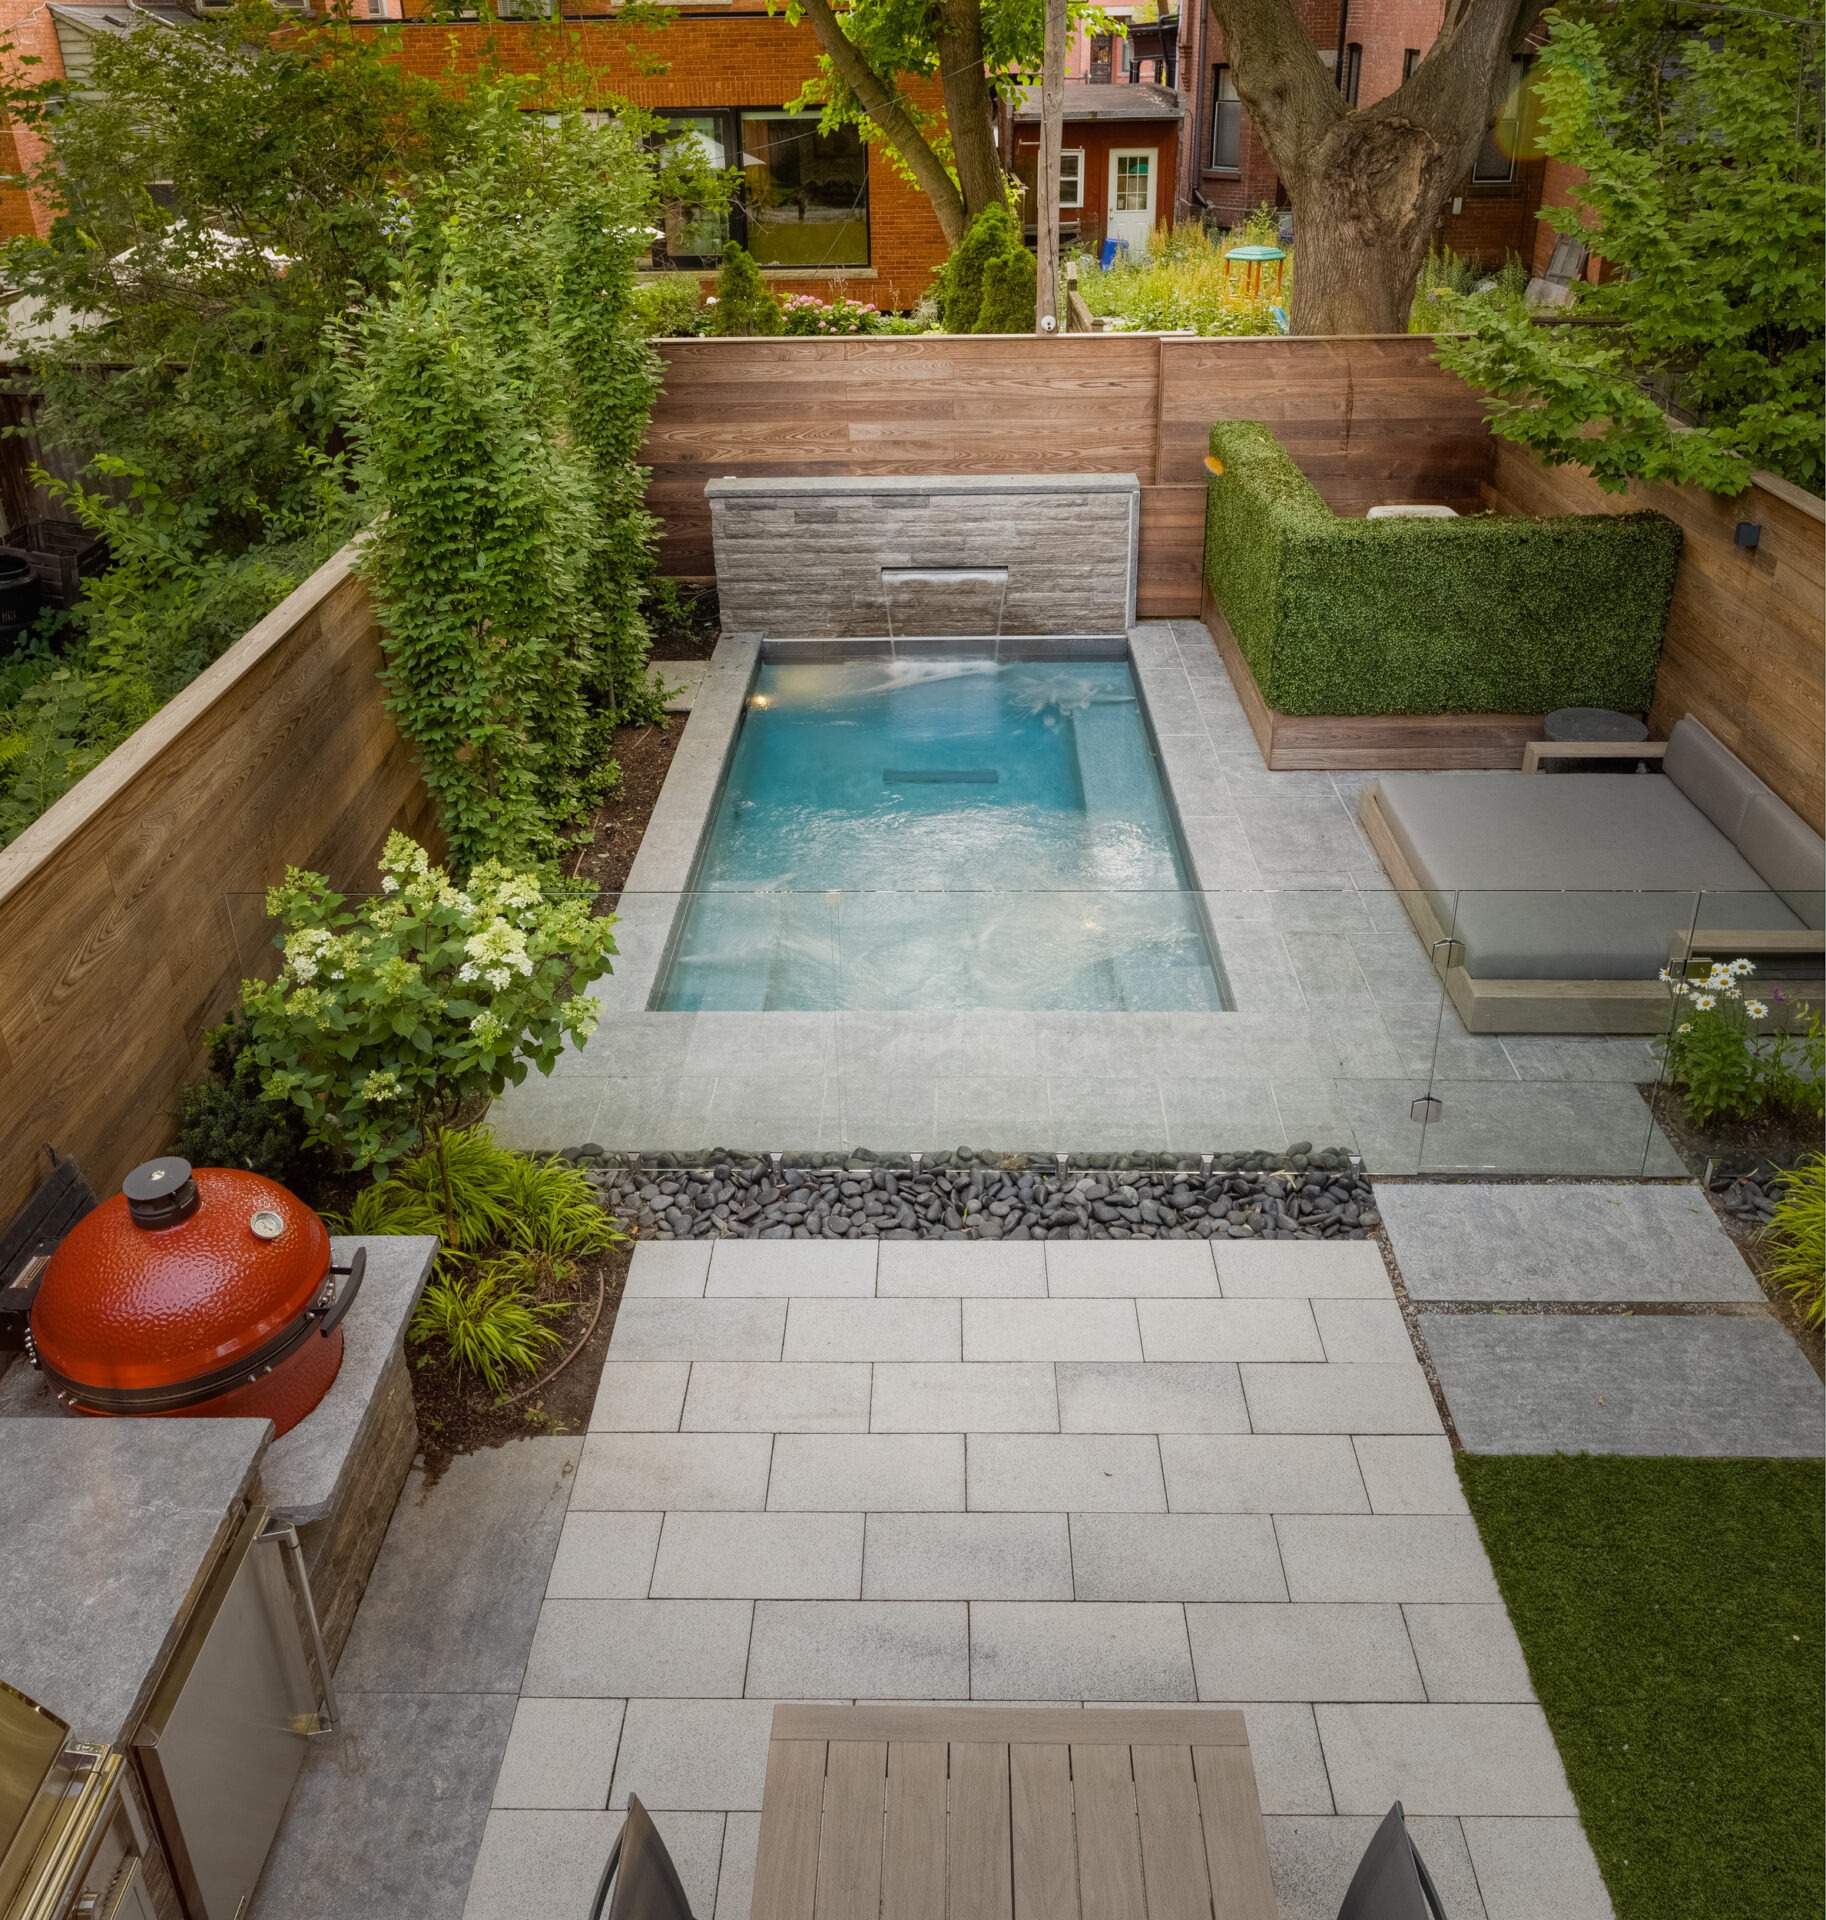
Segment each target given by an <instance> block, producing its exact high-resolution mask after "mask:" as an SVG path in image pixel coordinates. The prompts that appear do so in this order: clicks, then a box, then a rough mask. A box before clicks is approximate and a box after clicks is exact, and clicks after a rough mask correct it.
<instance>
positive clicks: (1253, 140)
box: [1137, 0, 1546, 267]
mask: <svg viewBox="0 0 1826 1920" xmlns="http://www.w3.org/2000/svg"><path fill="white" fill-rule="evenodd" d="M1293 5H1294V10H1295V12H1296V13H1297V14H1298V16H1299V18H1300V20H1301V22H1302V24H1303V25H1304V26H1305V28H1306V30H1307V32H1308V33H1309V34H1310V35H1311V36H1312V40H1313V44H1314V45H1315V46H1316V47H1317V49H1318V52H1319V58H1320V59H1321V60H1322V61H1323V62H1324V63H1325V65H1326V66H1327V67H1329V68H1330V69H1331V70H1332V72H1333V74H1334V76H1335V77H1336V79H1337V84H1338V86H1339V88H1340V90H1341V91H1342V92H1343V93H1344V94H1345V96H1346V97H1347V98H1348V99H1349V100H1350V101H1351V103H1352V104H1353V105H1355V106H1363V107H1367V106H1370V105H1372V104H1374V102H1376V101H1378V100H1382V99H1385V98H1386V97H1387V96H1388V95H1389V94H1391V93H1393V92H1394V91H1395V90H1396V89H1397V88H1398V87H1399V86H1400V85H1401V83H1402V81H1403V80H1404V79H1405V78H1406V77H1407V75H1408V74H1409V73H1411V72H1412V71H1413V69H1414V67H1415V66H1416V65H1417V64H1418V63H1419V62H1420V61H1421V60H1422V59H1424V58H1425V56H1426V51H1427V49H1428V48H1429V47H1430V46H1431V45H1432V44H1433V41H1434V39H1435V37H1436V36H1437V34H1438V32H1439V26H1440V21H1441V19H1442V17H1443V14H1444V5H1443V0H1293ZM1162 31H1163V37H1167V38H1170V39H1171V41H1172V44H1173V52H1174V66H1175V73H1174V80H1173V84H1174V85H1175V86H1176V89H1177V91H1178V93H1179V95H1180V97H1181V99H1182V100H1183V101H1184V102H1185V107H1186V117H1185V122H1184V146H1183V148H1182V151H1181V156H1180V171H1179V177H1180V180H1181V183H1182V187H1181V202H1180V211H1181V214H1182V217H1186V216H1192V215H1198V216H1202V217H1204V218H1207V219H1209V220H1211V221H1212V222H1213V223H1214V224H1217V225H1221V226H1231V225H1234V224H1236V223H1237V222H1238V221H1240V220H1242V219H1243V218H1245V217H1246V216H1247V215H1248V214H1249V213H1251V212H1252V211H1253V210H1254V209H1255V208H1257V207H1260V206H1264V205H1268V206H1275V207H1281V208H1285V207H1286V206H1287V204H1288V202H1287V194H1286V191H1285V189H1284V188H1283V186H1282V184H1281V180H1280V176H1279V175H1278V174H1277V173H1276V171H1275V166H1274V162H1273V161H1272V160H1271V159H1270V158H1269V155H1268V149H1267V146H1266V145H1265V144H1264V142H1263V140H1262V137H1261V134H1260V133H1259V131H1258V130H1257V128H1256V126H1255V123H1254V122H1253V120H1252V119H1251V118H1250V116H1249V113H1248V111H1247V110H1246V109H1245V107H1244V106H1243V103H1242V101H1241V100H1240V99H1239V98H1238V97H1237V92H1236V86H1235V83H1234V81H1233V79H1232V77H1231V72H1230V64H1229V60H1228V58H1227V56H1226V54H1225V50H1224V37H1223V30H1222V29H1221V28H1220V27H1219V26H1218V24H1217V20H1216V17H1215V16H1214V15H1213V14H1212V12H1211V10H1210V8H1209V7H1208V6H1206V5H1205V4H1203V0H1199V3H1198V4H1197V5H1196V6H1195V7H1193V8H1191V9H1189V10H1188V11H1187V13H1186V14H1183V15H1181V16H1180V17H1179V18H1177V19H1173V20H1170V21H1163V22H1162ZM1137 37H1138V39H1140V38H1142V36H1140V35H1138V36H1137ZM1529 65H1530V62H1529V60H1528V59H1527V58H1526V57H1524V58H1522V59H1519V60H1517V61H1516V62H1515V64H1514V69H1513V83H1512V86H1511V91H1510V97H1509V100H1508V102H1507V104H1506V106H1505V108H1504V111H1503V114H1502V116H1501V117H1500V118H1499V120H1498V122H1497V124H1496V126H1495V127H1494V128H1492V130H1491V133H1490V136H1489V138H1488V139H1486V140H1485V142H1484V146H1483V150H1482V152H1480V153H1479V155H1478V157H1477V161H1476V163H1475V164H1474V165H1473V167H1472V169H1471V172H1470V173H1469V174H1468V175H1467V176H1466V178H1465V179H1464V180H1462V181H1461V182H1460V183H1459V185H1458V189H1457V191H1456V192H1455V193H1454V194H1453V196H1452V198H1451V199H1450V201H1448V202H1447V205H1446V209H1445V211H1444V212H1443V213H1442V214H1441V215H1440V217H1439V221H1438V231H1437V234H1436V236H1435V237H1436V241H1437V243H1438V244H1439V245H1441V246H1448V247H1450V248H1451V249H1452V251H1453V252H1454V253H1456V254H1458V255H1459V256H1460V258H1462V259H1466V260H1471V261H1474V262H1476V263H1477V264H1479V265H1483V266H1490V267H1499V266H1501V265H1502V264H1503V262H1504V260H1505V259H1507V258H1508V257H1509V255H1511V254H1517V255H1519V256H1520V257H1521V258H1522V259H1523V260H1524V261H1530V260H1531V259H1532V257H1533V255H1534V251H1535V244H1536V242H1535V235H1536V220H1535V216H1536V214H1537V213H1538V212H1539V210H1540V205H1541V187H1542V177H1543V174H1544V173H1545V170H1546V163H1545V162H1544V161H1543V160H1540V159H1538V158H1536V157H1534V156H1533V155H1532V153H1531V151H1530V146H1529V141H1528V128H1527V107H1526V103H1527V98H1528V68H1529Z"/></svg>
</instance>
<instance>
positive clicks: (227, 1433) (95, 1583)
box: [0, 1419, 273, 1744]
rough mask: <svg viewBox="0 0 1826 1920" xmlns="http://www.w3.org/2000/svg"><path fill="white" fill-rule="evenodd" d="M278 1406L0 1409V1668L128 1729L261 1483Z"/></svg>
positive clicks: (70, 1715) (29, 1689) (92, 1735)
mask: <svg viewBox="0 0 1826 1920" xmlns="http://www.w3.org/2000/svg"><path fill="white" fill-rule="evenodd" d="M272 1430H273V1429H272V1425H271V1423H270V1422H269V1421H266V1420H224V1419H214V1420H208V1419H205V1420H183V1419H171V1420H80V1419H69V1420H13V1421H8V1422H5V1423H4V1424H0V1460H4V1471H0V1542H3V1543H4V1548H3V1550H0V1622H3V1623H4V1630H3V1633H0V1679H4V1680H5V1681H6V1682H7V1683H8V1684H9V1685H11V1686H14V1687H17V1688H18V1689H19V1691H20V1692H21V1693H24V1694H26V1695H27V1696H28V1697H29V1698H31V1699H33V1700H36V1701H37V1702H38V1704H39V1705H40V1706H42V1707H45V1708H47V1709H48V1710H49V1711H50V1712H52V1713H54V1714H56V1715H58V1716H59V1718H61V1719H63V1720H66V1721H68V1722H69V1724H70V1729H71V1733H72V1735H73V1737H74V1738H76V1739H78V1740H85V1741H92V1742H95V1743H98V1744H111V1743H113V1742H115V1741H118V1740H121V1739H123V1738H125V1736H126V1735H127V1733H128V1731H129V1730H130V1728H131V1726H132V1724H133V1722H134V1720H135V1719H136V1718H137V1717H138V1715H139V1714H140V1712H141V1711H142V1710H143V1709H144V1707H145V1704H146V1701H147V1699H148V1698H149V1697H150V1694H151V1690H152V1687H153V1684H154V1682H155V1680H156V1678H157V1675H158V1673H159V1671H160V1669H161V1668H162V1666H163V1665H164V1663H165V1661H166V1660H167V1659H168V1658H169V1656H170V1653H171V1649H172V1646H173V1643H174V1642H175V1640H176V1638H177V1634H178V1629H179V1627H180V1625H181V1623H182V1622H183V1620H184V1618H185V1616H186V1615H187V1614H188V1613H189V1611H190V1608H191V1605H192V1604H193V1602H194V1601H195V1599H196V1596H197V1593H198V1591H199V1589H200V1588H201V1587H202V1585H203V1582H204V1581H205V1579H206V1578H207V1576H208V1573H209V1570H210V1568H211V1567H212V1566H213V1564H214V1562H215V1559H216V1555H217V1553H218V1552H219V1551H220V1549H221V1547H222V1546H223V1544H224V1543H225V1541H226V1539H227V1536H228V1534H229V1532H230V1530H231V1529H232V1527H233V1526H234V1524H235V1522H236V1521H237V1520H238V1518H239V1517H240V1514H241V1512H242V1510H243V1506H244V1503H245V1501H246V1500H247V1499H248V1498H249V1497H251V1496H257V1495H258V1493H259V1488H260V1459H261V1456H262V1454H264V1453H265V1452H266V1448H267V1442H268V1440H269V1438H270V1437H271V1434H272Z"/></svg>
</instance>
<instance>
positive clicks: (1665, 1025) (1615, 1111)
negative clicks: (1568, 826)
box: [1420, 889, 1699, 1177]
mask: <svg viewBox="0 0 1826 1920" xmlns="http://www.w3.org/2000/svg"><path fill="white" fill-rule="evenodd" d="M1428 897H1429V900H1430V901H1431V902H1432V904H1433V911H1434V916H1435V919H1436V922H1437V924H1438V926H1439V928H1440V929H1441V931H1442V937H1441V939H1440V941H1439V945H1438V951H1439V953H1440V955H1441V958H1442V961H1443V977H1444V983H1445V1006H1444V1008H1443V1010H1442V1014H1441V1020H1440V1032H1439V1042H1438V1047H1437V1051H1436V1056H1435V1062H1434V1074H1433V1085H1432V1089H1431V1091H1432V1106H1431V1109H1430V1111H1429V1115H1428V1120H1427V1131H1426V1139H1425V1142H1424V1145H1423V1147H1422V1151H1421V1155H1420V1170H1421V1171H1422V1172H1426V1173H1490V1174H1514V1175H1540V1174H1567V1175H1575V1176H1599V1175H1606V1174H1609V1175H1614V1176H1620V1177H1627V1176H1630V1175H1637V1176H1640V1175H1643V1174H1648V1175H1672V1174H1678V1173H1680V1172H1681V1170H1682V1163H1681V1161H1680V1158H1679V1155H1678V1154H1677V1152H1676V1151H1675V1150H1674V1148H1673V1146H1672V1145H1671V1144H1670V1142H1669V1141H1668V1140H1667V1138H1666V1136H1665V1135H1664V1133H1663V1132H1662V1130H1661V1129H1660V1128H1659V1127H1658V1126H1657V1125H1656V1123H1655V1119H1654V1105H1655V1100H1656V1096H1657V1091H1658V1088H1659V1086H1660V1081H1661V1076H1662V1073H1663V1071H1664V1066H1665V1055H1666V1040H1667V1035H1668V1031H1669V1029H1670V1026H1671V1025H1672V1023H1673V1008H1674V998H1675V996H1674V995H1673V993H1672V992H1671V990H1670V988H1669V985H1668V984H1667V981H1666V980H1665V979H1664V978H1663V977H1662V976H1663V974H1664V972H1665V970H1666V969H1667V967H1668V964H1669V955H1670V953H1671V952H1672V951H1674V950H1675V949H1676V948H1678V947H1680V946H1682V945H1683V943H1685V942H1686V941H1687V940H1688V939H1689V938H1690V936H1691V934H1692V930H1693V927H1694V924H1695V917H1696V914H1697V911H1698V899H1699V897H1698V895H1697V894H1695V893H1692V892H1681V891H1674V890H1667V891H1607V892H1571V891H1559V890H1527V891H1523V890H1511V889H1502V890H1497V889H1491V890H1471V889H1462V890H1459V891H1456V892H1453V893H1448V894H1434V895H1429V896H1428Z"/></svg>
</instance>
